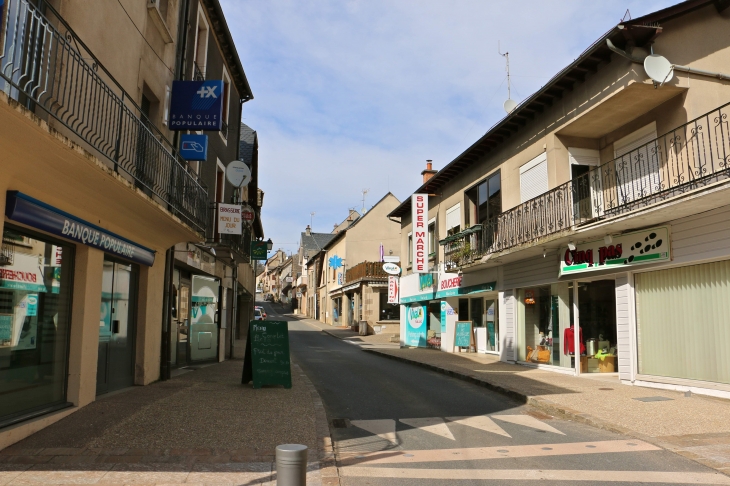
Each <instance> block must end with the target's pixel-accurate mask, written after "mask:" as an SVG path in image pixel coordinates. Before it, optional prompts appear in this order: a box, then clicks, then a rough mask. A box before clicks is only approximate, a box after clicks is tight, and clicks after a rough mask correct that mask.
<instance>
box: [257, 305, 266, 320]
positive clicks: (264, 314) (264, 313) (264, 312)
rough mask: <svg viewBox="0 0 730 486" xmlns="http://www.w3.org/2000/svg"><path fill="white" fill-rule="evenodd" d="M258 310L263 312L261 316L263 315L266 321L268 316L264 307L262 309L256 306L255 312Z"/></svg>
mask: <svg viewBox="0 0 730 486" xmlns="http://www.w3.org/2000/svg"><path fill="white" fill-rule="evenodd" d="M256 309H258V310H260V311H261V315H263V316H264V319H266V318H267V317H268V316H267V315H266V311H265V310H264V308H263V307H261V306H260V305H257V306H254V310H256Z"/></svg>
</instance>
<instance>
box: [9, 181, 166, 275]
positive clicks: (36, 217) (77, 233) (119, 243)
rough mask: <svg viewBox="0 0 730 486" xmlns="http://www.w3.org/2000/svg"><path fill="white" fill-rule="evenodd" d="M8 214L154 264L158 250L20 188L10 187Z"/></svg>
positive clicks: (52, 231)
mask: <svg viewBox="0 0 730 486" xmlns="http://www.w3.org/2000/svg"><path fill="white" fill-rule="evenodd" d="M5 216H7V217H8V218H9V219H11V220H13V221H17V222H18V223H22V224H27V225H28V226H32V227H33V228H37V229H39V230H42V231H46V232H48V233H51V234H54V235H56V236H61V237H63V238H66V239H68V240H72V241H76V242H78V243H81V244H84V245H86V246H91V247H93V248H97V249H99V250H102V251H104V252H106V253H109V254H110V255H116V256H119V257H122V258H124V259H126V260H129V261H132V262H135V263H141V264H142V265H148V266H151V265H152V264H153V263H154V261H155V252H154V251H153V250H150V249H149V248H145V247H144V246H141V245H138V244H137V243H134V242H132V241H130V240H128V239H126V238H123V237H121V236H119V235H116V234H114V233H112V232H110V231H107V230H105V229H104V228H100V227H99V226H96V225H94V224H91V223H89V222H88V221H84V220H83V219H80V218H77V217H76V216H73V215H71V214H68V213H66V212H64V211H61V210H60V209H58V208H54V207H53V206H50V205H48V204H46V203H44V202H41V201H39V200H37V199H34V198H32V197H30V196H27V195H25V194H23V193H21V192H18V191H8V192H7V196H6V200H5Z"/></svg>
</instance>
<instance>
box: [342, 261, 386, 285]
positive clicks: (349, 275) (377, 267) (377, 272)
mask: <svg viewBox="0 0 730 486" xmlns="http://www.w3.org/2000/svg"><path fill="white" fill-rule="evenodd" d="M373 279H380V280H387V279H388V274H387V273H386V272H385V270H383V264H382V263H380V262H362V263H358V264H357V265H355V266H354V267H352V268H348V269H347V270H346V271H345V283H346V284H348V283H352V282H357V281H360V280H373Z"/></svg>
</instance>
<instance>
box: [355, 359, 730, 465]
mask: <svg viewBox="0 0 730 486" xmlns="http://www.w3.org/2000/svg"><path fill="white" fill-rule="evenodd" d="M366 351H368V352H370V353H373V354H378V355H380V356H384V357H387V358H391V359H396V360H400V361H405V362H408V363H412V364H415V365H419V366H423V367H426V368H429V369H431V370H434V371H438V372H441V373H445V374H447V375H451V376H454V377H456V378H459V379H463V380H466V381H470V382H472V383H476V384H479V385H481V386H485V387H486V388H489V389H492V390H495V391H497V392H500V393H504V394H506V395H509V396H511V397H513V398H516V399H518V400H520V401H523V402H525V403H528V404H530V405H533V406H535V407H538V408H540V409H542V410H543V411H545V412H548V413H550V414H552V415H555V416H559V417H563V418H566V419H569V420H575V421H579V422H583V423H587V424H590V425H593V426H596V427H599V428H603V429H607V430H611V431H614V432H618V433H621V434H626V435H629V436H633V437H636V438H640V439H643V440H645V441H647V442H651V443H654V444H656V445H659V446H660V447H663V448H665V449H668V450H671V451H674V452H676V453H678V454H681V455H683V456H685V457H688V458H690V459H693V460H695V461H697V462H699V463H701V464H704V465H706V466H709V467H712V468H714V469H717V470H718V471H721V472H723V473H725V474H728V475H730V401H728V400H722V399H717V398H711V397H703V396H699V395H692V396H691V397H687V396H685V395H684V393H680V392H674V391H668V390H658V389H652V388H643V387H638V386H629V385H622V384H621V383H619V381H618V378H617V377H616V376H600V375H589V376H586V375H583V376H582V377H580V378H579V377H575V376H570V375H564V374H561V373H556V372H552V371H545V370H539V369H534V368H528V367H525V366H521V365H514V364H508V363H504V362H500V361H499V360H498V358H497V357H496V356H493V355H485V354H474V353H468V354H467V353H464V354H452V353H445V352H440V351H436V350H430V349H406V348H403V349H368V350H366ZM647 397H661V398H660V400H659V401H647V402H643V401H639V400H637V399H639V398H647Z"/></svg>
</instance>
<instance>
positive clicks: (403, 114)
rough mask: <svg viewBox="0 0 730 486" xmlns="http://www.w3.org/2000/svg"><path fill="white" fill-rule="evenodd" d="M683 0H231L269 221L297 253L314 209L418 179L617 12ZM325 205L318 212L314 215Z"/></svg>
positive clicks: (329, 211)
mask: <svg viewBox="0 0 730 486" xmlns="http://www.w3.org/2000/svg"><path fill="white" fill-rule="evenodd" d="M675 3H678V0H620V1H611V2H603V1H598V2H597V1H595V0H505V1H501V0H362V1H347V0H331V1H325V0H321V1H320V0H291V1H288V0H266V1H263V0H221V4H222V6H223V11H224V13H225V16H226V20H227V22H228V26H229V28H230V30H231V33H232V35H233V39H234V41H235V43H236V48H237V50H238V55H239V57H240V59H241V63H242V64H243V67H244V70H245V72H246V77H247V78H248V81H249V84H250V85H251V89H252V91H253V94H254V99H253V100H251V101H249V102H247V103H246V104H245V105H244V106H243V122H244V123H245V124H246V125H248V126H250V127H251V128H253V129H254V130H256V131H257V133H258V140H259V187H260V188H261V189H262V190H263V191H264V193H265V196H264V205H263V208H262V223H263V227H264V232H265V237H266V238H271V240H272V241H273V242H274V248H275V249H276V248H282V249H284V251H286V252H287V253H289V252H295V251H296V249H297V247H298V244H299V238H300V234H301V232H303V231H304V230H305V228H306V226H307V225H308V224H310V221H311V222H312V229H313V231H316V232H322V233H329V232H331V231H332V229H333V226H334V225H335V224H336V223H339V222H341V221H342V220H344V219H345V218H346V217H347V215H348V209H356V210H358V211H359V210H360V209H361V208H362V207H363V194H362V191H363V190H364V189H367V190H368V193H367V194H366V195H365V206H364V207H365V208H368V209H369V208H370V207H372V206H373V205H374V204H375V203H376V202H377V201H378V200H380V199H381V198H382V197H383V196H384V195H385V194H387V193H388V191H390V192H392V193H393V194H394V195H395V196H396V197H397V198H398V199H400V200H401V201H402V200H404V199H406V198H408V197H410V195H411V194H412V193H413V192H414V191H415V190H416V189H418V187H420V185H421V183H422V176H421V171H422V170H424V169H425V168H426V160H427V159H431V160H433V167H434V169H441V168H443V167H444V166H445V165H446V164H448V163H449V162H451V161H452V160H453V159H454V158H456V157H457V156H458V155H459V154H460V153H462V152H463V151H464V150H466V149H467V148H468V147H469V146H470V145H471V144H473V143H474V142H476V141H477V140H478V139H479V138H480V137H481V136H482V135H484V133H486V131H487V130H488V129H489V128H490V127H491V126H493V125H494V124H495V123H497V122H498V121H499V120H501V119H502V118H503V117H504V116H505V112H504V110H503V108H502V105H503V103H504V101H505V100H506V99H507V82H506V74H507V73H506V70H505V58H504V57H502V56H501V55H500V50H501V52H502V53H504V52H509V61H510V73H511V98H512V99H514V100H515V101H517V102H520V101H522V100H524V99H525V98H527V97H529V96H530V95H531V94H532V93H533V92H535V91H536V90H538V89H539V88H540V87H541V86H542V85H544V84H545V83H546V82H547V81H549V79H550V78H551V77H552V76H554V75H555V74H556V73H557V72H559V71H560V70H561V69H562V68H564V67H565V66H567V65H568V64H569V63H571V62H572V61H573V60H574V59H575V58H577V57H578V56H579V55H580V53H581V52H583V51H584V50H585V49H586V48H588V46H590V44H592V43H593V42H594V41H596V40H597V39H598V38H599V37H600V36H602V35H603V34H604V33H605V32H607V31H608V30H609V29H611V28H612V27H614V26H615V25H616V24H618V23H619V22H620V21H621V19H622V18H623V17H624V15H626V10H627V9H628V10H629V15H630V17H632V18H636V17H639V16H641V15H645V14H647V13H650V12H653V11H655V10H659V9H661V8H664V7H667V6H669V5H672V4H675ZM313 212H314V213H315V214H314V216H312V215H311V213H313Z"/></svg>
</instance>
